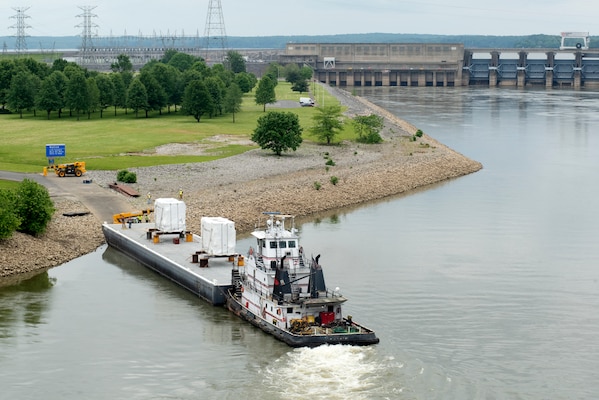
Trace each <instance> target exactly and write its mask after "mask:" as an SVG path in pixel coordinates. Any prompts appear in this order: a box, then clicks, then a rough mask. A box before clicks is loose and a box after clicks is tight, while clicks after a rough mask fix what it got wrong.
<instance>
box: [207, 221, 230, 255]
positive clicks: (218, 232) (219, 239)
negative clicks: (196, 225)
mask: <svg viewBox="0 0 599 400" xmlns="http://www.w3.org/2000/svg"><path fill="white" fill-rule="evenodd" d="M201 229H202V250H204V251H205V252H206V253H208V254H211V255H215V256H223V255H231V254H235V240H236V239H237V238H236V236H235V223H234V222H233V221H231V220H228V219H226V218H222V217H202V220H201Z"/></svg>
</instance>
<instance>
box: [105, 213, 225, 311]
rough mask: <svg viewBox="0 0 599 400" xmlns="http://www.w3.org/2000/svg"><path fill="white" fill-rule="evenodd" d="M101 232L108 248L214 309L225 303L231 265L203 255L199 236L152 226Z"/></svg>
mask: <svg viewBox="0 0 599 400" xmlns="http://www.w3.org/2000/svg"><path fill="white" fill-rule="evenodd" d="M102 230H103V232H104V237H105V238H106V242H107V243H108V244H109V245H110V246H112V247H114V248H116V249H118V250H119V251H121V252H123V253H124V254H126V255H127V256H129V257H131V258H133V259H135V260H137V261H138V262H140V263H141V264H143V265H145V266H146V267H148V268H150V269H152V270H154V271H156V272H158V273H159V274H161V275H163V276H165V277H166V278H168V279H170V280H171V281H173V282H175V283H176V284H178V285H180V286H182V287H184V288H185V289H187V290H189V291H190V292H192V293H194V294H195V295H197V296H199V297H200V298H202V299H204V300H206V301H208V302H209V303H211V304H213V305H215V306H216V305H223V304H225V303H226V299H227V290H228V289H229V288H231V287H232V286H231V270H232V268H233V262H232V261H230V258H229V257H228V256H225V257H210V256H209V255H208V254H205V253H203V252H202V250H201V249H202V241H201V237H200V236H199V235H196V234H193V233H188V232H187V233H185V234H181V233H164V232H156V230H155V224H154V223H134V224H130V225H129V224H125V225H123V224H108V223H104V224H103V225H102ZM181 236H183V237H181Z"/></svg>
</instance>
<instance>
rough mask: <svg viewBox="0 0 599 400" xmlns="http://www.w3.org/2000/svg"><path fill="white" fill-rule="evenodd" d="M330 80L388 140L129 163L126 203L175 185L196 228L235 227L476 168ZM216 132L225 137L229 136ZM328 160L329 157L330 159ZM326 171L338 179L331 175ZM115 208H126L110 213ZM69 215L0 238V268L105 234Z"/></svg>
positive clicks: (103, 178) (53, 257) (169, 192)
mask: <svg viewBox="0 0 599 400" xmlns="http://www.w3.org/2000/svg"><path fill="white" fill-rule="evenodd" d="M330 90H334V91H335V93H334V94H335V95H336V96H337V97H338V98H339V99H340V101H341V103H342V104H343V105H345V106H346V107H347V112H346V114H348V115H349V116H352V115H356V114H371V113H376V114H378V115H381V116H383V117H384V118H385V128H384V130H383V132H382V136H383V138H384V139H385V140H384V143H381V144H378V145H364V144H358V143H353V142H347V143H341V144H339V145H334V146H323V145H316V144H309V143H304V144H302V146H301V147H300V148H299V149H298V151H296V152H291V153H289V154H285V155H283V156H281V157H276V156H275V155H273V154H271V153H270V152H268V151H263V150H252V151H249V152H246V153H244V154H241V155H239V156H235V157H229V158H226V159H221V160H217V161H213V162H208V163H198V164H178V165H165V166H159V167H150V168H136V169H132V171H134V172H135V173H136V174H137V178H138V182H137V184H136V185H134V186H135V188H136V189H137V190H138V191H140V193H142V194H144V195H142V197H141V198H139V199H134V200H131V203H132V204H131V205H132V208H134V209H141V208H143V207H147V204H146V197H145V194H146V193H148V192H149V193H151V195H152V198H153V199H156V198H160V197H177V196H178V192H179V189H183V192H184V195H183V197H184V198H183V200H184V201H185V203H186V206H187V226H188V227H189V229H191V230H196V231H199V221H200V218H201V217H202V216H224V217H226V218H229V219H231V220H233V221H235V224H236V228H237V230H238V232H247V231H250V230H251V229H252V228H253V227H254V224H255V222H256V221H257V219H258V217H259V215H260V213H262V212H263V211H281V212H284V213H288V214H293V215H296V216H309V215H312V214H315V213H319V212H324V211H329V210H333V209H337V208H341V207H346V206H351V205H356V204H360V203H364V202H368V201H372V200H377V199H381V198H384V197H387V196H392V195H396V194H400V193H405V192H407V191H410V190H413V189H415V188H419V187H422V186H426V185H429V184H432V183H436V182H440V181H444V180H447V179H451V178H455V177H459V176H463V175H466V174H469V173H472V172H475V171H478V170H479V169H481V168H482V166H481V164H480V163H478V162H476V161H473V160H470V159H468V158H467V157H464V156H463V155H461V154H459V153H457V152H455V151H453V150H452V149H450V148H448V147H447V146H444V145H443V144H441V143H439V142H437V141H436V140H434V139H433V138H431V137H429V136H427V135H426V134H425V135H423V136H422V137H421V138H418V139H417V140H416V141H412V140H411V137H412V136H413V135H414V133H415V132H416V127H414V126H412V125H410V124H408V123H407V122H405V121H402V120H400V119H398V118H396V117H394V116H393V115H392V114H390V113H388V112H387V111H386V110H384V109H382V108H380V107H377V106H375V105H373V104H371V103H369V102H368V101H366V100H364V99H362V98H359V97H355V96H351V95H349V94H348V93H346V92H344V91H341V90H337V89H330ZM218 139H219V140H225V141H226V140H229V139H228V138H227V137H226V136H221V137H219V138H218ZM157 151H160V152H162V153H169V152H170V153H171V154H173V153H174V154H180V153H185V154H190V153H191V154H201V153H202V151H204V149H203V148H201V147H200V146H194V145H189V144H186V145H181V144H173V145H168V146H164V147H162V148H160V149H157ZM328 160H332V162H333V163H334V165H326V163H327V161H328ZM88 174H89V175H90V178H92V179H93V181H94V183H97V184H100V185H101V186H103V187H108V184H109V183H111V182H113V181H114V179H115V172H114V171H91V172H89V173H88ZM332 178H333V180H334V179H335V178H336V179H337V183H336V184H333V183H332ZM107 190H108V189H107ZM63 202H66V203H61V202H58V205H57V207H59V208H60V207H63V206H64V207H65V209H69V211H72V208H78V209H80V208H81V207H82V205H81V204H77V203H71V204H67V203H68V201H67V200H63ZM61 204H62V205H61ZM120 211H123V210H115V213H116V212H120ZM65 218H67V217H62V214H61V213H60V212H57V216H56V217H55V218H54V219H53V221H52V224H51V226H50V228H49V229H48V232H47V233H46V235H44V236H43V237H41V238H39V239H33V238H23V236H22V235H18V236H17V237H15V238H13V239H10V240H8V241H6V242H4V243H0V250H1V251H2V256H0V276H7V275H13V274H20V273H23V272H25V271H30V270H39V269H43V268H48V267H51V266H54V265H58V264H61V263H63V262H65V261H67V260H69V259H72V258H75V257H78V256H80V255H82V254H86V253H87V252H90V251H92V250H93V249H95V248H97V246H98V245H99V244H101V243H102V240H103V238H102V235H101V229H100V225H99V222H98V221H97V220H95V219H94V218H93V217H92V216H88V217H74V218H70V219H65ZM24 249H31V253H30V255H29V256H23V255H22V254H21V253H22V252H23V251H24ZM16 260H18V261H16Z"/></svg>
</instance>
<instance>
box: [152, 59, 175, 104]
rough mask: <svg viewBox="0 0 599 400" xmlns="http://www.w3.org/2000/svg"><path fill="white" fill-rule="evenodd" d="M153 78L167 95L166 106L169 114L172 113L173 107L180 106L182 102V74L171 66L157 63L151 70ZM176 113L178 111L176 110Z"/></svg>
mask: <svg viewBox="0 0 599 400" xmlns="http://www.w3.org/2000/svg"><path fill="white" fill-rule="evenodd" d="M150 73H151V74H152V76H153V77H154V78H155V79H156V81H158V83H159V84H160V86H162V89H164V92H165V94H166V106H167V107H168V112H169V113H170V112H171V105H175V107H176V105H177V104H179V102H180V101H181V93H180V92H181V90H180V88H179V76H180V75H181V73H180V72H179V70H178V69H176V68H175V67H173V66H171V65H166V64H162V63H156V64H154V65H153V66H152V69H151V70H150ZM175 111H176V109H175Z"/></svg>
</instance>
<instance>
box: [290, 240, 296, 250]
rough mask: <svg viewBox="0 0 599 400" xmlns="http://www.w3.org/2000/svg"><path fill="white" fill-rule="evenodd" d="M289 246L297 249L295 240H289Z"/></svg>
mask: <svg viewBox="0 0 599 400" xmlns="http://www.w3.org/2000/svg"><path fill="white" fill-rule="evenodd" d="M289 248H290V249H295V240H290V241H289Z"/></svg>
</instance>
